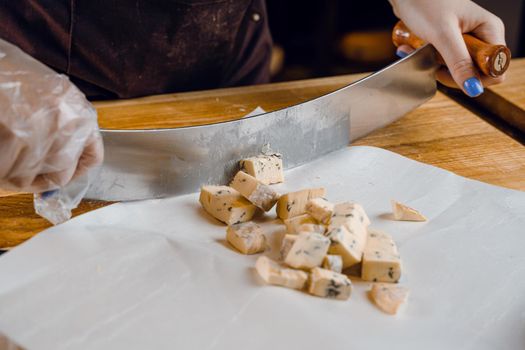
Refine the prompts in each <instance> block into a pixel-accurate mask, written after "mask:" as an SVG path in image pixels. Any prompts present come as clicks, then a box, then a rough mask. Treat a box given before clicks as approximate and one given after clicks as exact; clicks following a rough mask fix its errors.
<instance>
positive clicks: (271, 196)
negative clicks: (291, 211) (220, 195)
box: [230, 171, 279, 211]
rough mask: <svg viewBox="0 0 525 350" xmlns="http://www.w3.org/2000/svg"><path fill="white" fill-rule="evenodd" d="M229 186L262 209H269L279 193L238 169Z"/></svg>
mask: <svg viewBox="0 0 525 350" xmlns="http://www.w3.org/2000/svg"><path fill="white" fill-rule="evenodd" d="M230 186H231V187H233V188H234V189H236V190H237V191H239V193H240V194H241V195H243V196H244V197H245V198H246V199H248V200H249V201H250V202H251V203H252V204H253V205H255V206H256V207H258V208H261V209H262V210H264V211H269V210H270V209H271V208H272V207H273V206H274V205H275V203H276V202H277V200H278V199H279V194H278V193H277V192H275V191H274V190H273V189H272V188H271V187H270V186H268V185H265V184H263V183H262V182H260V181H259V180H257V179H256V178H254V177H253V176H251V175H249V174H246V173H245V172H243V171H239V172H238V173H237V175H235V177H234V178H233V181H232V183H231V184H230Z"/></svg>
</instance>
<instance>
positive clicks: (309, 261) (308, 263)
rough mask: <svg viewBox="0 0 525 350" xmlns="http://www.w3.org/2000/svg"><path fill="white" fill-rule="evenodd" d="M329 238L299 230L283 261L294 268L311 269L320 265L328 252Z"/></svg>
mask: <svg viewBox="0 0 525 350" xmlns="http://www.w3.org/2000/svg"><path fill="white" fill-rule="evenodd" d="M329 246H330V240H329V239H328V238H326V237H325V236H323V235H321V234H318V233H307V232H301V233H299V234H298V235H297V239H296V240H295V242H294V244H293V245H292V248H291V249H290V251H289V252H288V254H287V255H286V258H285V260H284V262H285V263H286V264H287V265H288V266H290V267H293V268H296V269H311V268H313V267H316V266H321V263H322V262H323V259H324V257H325V255H326V253H327V252H328V247H329Z"/></svg>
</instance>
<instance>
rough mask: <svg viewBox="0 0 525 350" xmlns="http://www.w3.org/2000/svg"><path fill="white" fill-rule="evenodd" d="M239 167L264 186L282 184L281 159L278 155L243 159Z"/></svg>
mask: <svg viewBox="0 0 525 350" xmlns="http://www.w3.org/2000/svg"><path fill="white" fill-rule="evenodd" d="M240 166H241V170H242V171H244V172H245V173H247V174H250V175H251V176H253V177H255V178H256V179H257V180H259V181H261V182H262V183H263V184H265V185H270V184H276V183H281V182H284V172H283V159H282V156H281V155H280V154H278V153H274V154H269V155H265V154H263V155H259V156H257V157H251V158H246V159H243V160H241V161H240Z"/></svg>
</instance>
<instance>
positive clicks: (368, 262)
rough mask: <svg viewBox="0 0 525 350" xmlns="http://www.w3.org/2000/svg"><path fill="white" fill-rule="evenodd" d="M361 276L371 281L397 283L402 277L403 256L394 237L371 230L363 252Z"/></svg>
mask: <svg viewBox="0 0 525 350" xmlns="http://www.w3.org/2000/svg"><path fill="white" fill-rule="evenodd" d="M361 278H362V279H363V280H365V281H371V282H390V283H397V282H398V281H399V279H400V278H401V258H400V257H399V252H398V250H397V246H396V244H395V243H394V240H393V239H392V237H391V236H390V235H389V234H387V233H384V232H380V231H370V232H369V233H368V238H367V242H366V247H365V250H364V253H363V263H362V267H361Z"/></svg>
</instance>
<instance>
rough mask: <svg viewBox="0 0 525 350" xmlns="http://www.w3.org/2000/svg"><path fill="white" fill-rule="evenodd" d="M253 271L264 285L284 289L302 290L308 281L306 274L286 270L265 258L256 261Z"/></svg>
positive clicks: (261, 257)
mask: <svg viewBox="0 0 525 350" xmlns="http://www.w3.org/2000/svg"><path fill="white" fill-rule="evenodd" d="M255 270H256V271H257V273H258V274H259V276H261V278H262V279H263V280H264V281H265V282H266V283H268V284H273V285H277V286H282V287H286V288H292V289H303V288H304V286H305V285H306V281H307V280H308V274H307V273H306V272H304V271H300V270H294V269H289V268H286V267H284V266H282V265H281V264H279V263H277V262H276V261H273V260H271V259H269V258H268V257H266V256H260V257H259V258H258V259H257V261H256V263H255Z"/></svg>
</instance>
